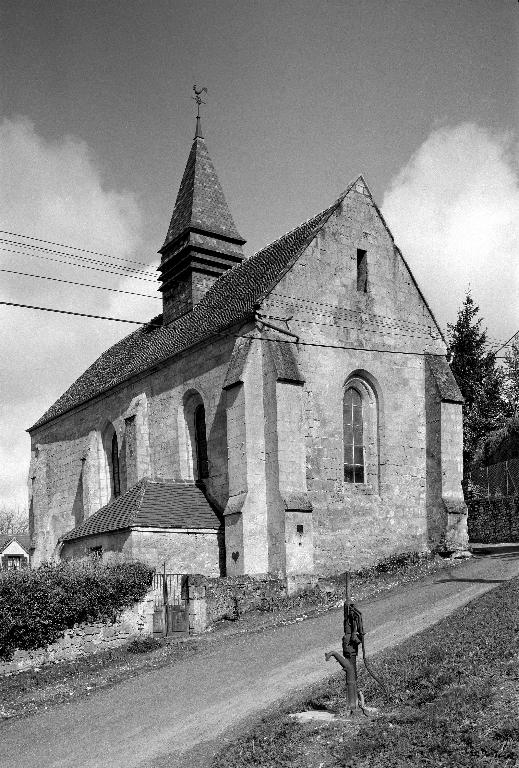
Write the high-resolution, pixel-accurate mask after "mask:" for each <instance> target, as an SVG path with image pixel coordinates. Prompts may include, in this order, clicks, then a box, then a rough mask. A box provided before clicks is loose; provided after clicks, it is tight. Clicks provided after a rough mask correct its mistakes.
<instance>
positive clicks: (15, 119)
mask: <svg viewBox="0 0 519 768" xmlns="http://www.w3.org/2000/svg"><path fill="white" fill-rule="evenodd" d="M194 83H196V84H197V85H198V86H199V87H201V86H205V87H207V89H208V94H207V97H205V101H206V102H207V104H206V105H203V106H202V125H203V129H204V135H205V138H206V142H207V146H208V148H209V152H210V154H211V157H212V159H213V161H214V164H215V166H216V170H217V172H218V175H219V178H220V181H221V183H222V186H223V189H224V193H225V195H226V198H227V201H228V203H229V207H230V209H231V211H232V213H233V215H234V219H235V221H236V224H237V227H238V230H239V231H240V233H241V234H242V235H243V237H244V238H246V239H247V245H246V246H245V250H246V253H247V254H248V255H250V254H252V253H254V252H255V251H257V250H259V249H260V248H261V247H263V246H264V245H266V244H267V243H268V242H270V241H271V240H273V239H275V238H277V237H279V236H280V235H281V234H283V233H284V232H286V231H288V230H290V229H291V228H293V227H294V226H297V224H299V223H300V222H301V221H304V220H305V219H307V218H309V217H310V216H312V215H314V214H315V213H316V212H318V211H319V210H322V209H323V208H325V207H327V206H328V205H330V204H331V202H332V201H333V200H334V199H336V198H337V196H338V195H339V194H340V193H341V191H342V190H343V189H345V188H346V186H347V185H348V183H349V182H350V181H351V180H352V179H353V178H355V177H356V176H357V175H358V174H359V173H362V174H363V175H364V176H365V178H366V180H367V182H368V185H369V187H370V189H371V191H372V193H373V195H374V197H375V200H376V201H377V202H378V204H379V205H380V207H381V209H382V212H383V214H384V216H385V218H386V220H387V222H388V224H389V226H390V228H391V230H392V232H393V234H394V236H395V240H396V242H397V244H398V245H399V246H400V247H401V249H402V250H403V253H404V255H405V257H406V259H407V261H408V263H409V265H410V267H411V269H412V271H413V273H414V275H415V277H416V279H417V280H418V283H419V285H420V286H421V288H422V290H423V292H424V294H425V296H426V298H427V300H428V302H429V304H430V306H431V308H432V309H433V312H434V313H435V315H436V317H437V319H438V321H439V323H440V325H441V326H442V327H443V328H444V329H445V327H446V324H447V323H449V322H450V323H452V322H454V321H455V318H456V312H457V309H458V308H459V306H460V305H461V303H462V301H463V298H464V296H465V294H466V292H467V289H468V288H469V287H470V289H471V292H472V295H473V298H474V300H475V301H476V303H477V304H478V305H479V306H480V309H481V314H482V316H483V318H484V321H485V324H486V325H487V326H488V331H489V337H490V338H491V339H492V340H503V341H504V340H506V339H507V338H508V337H509V336H511V335H512V333H513V332H514V331H515V330H517V329H518V328H519V299H518V297H519V143H518V140H519V3H517V2H515V0H455V2H452V0H427V1H425V0H362V1H360V0H359V1H358V0H341V1H339V0H321V1H320V2H315V0H309V1H306V0H286V1H284V0H277V1H276V2H271V0H261V2H260V1H259V0H256V1H255V2H252V1H251V0H240V1H239V2H231V1H230V0H198V1H197V0H189V2H184V1H183V0H178V1H173V0H169V2H168V1H167V0H148V2H143V1H142V0H141V1H139V2H137V0H124V2H119V1H117V0H103V2H98V0H89V2H88V3H85V2H84V0H81V2H76V0H66V1H63V0H53V2H52V3H41V2H36V1H35V0H33V1H31V0H16V2H15V1H14V0H0V229H1V230H3V232H1V233H0V268H1V269H4V270H6V269H9V270H11V272H0V300H3V301H11V302H17V303H25V304H36V305H40V306H48V307H54V308H59V309H66V310H72V311H77V312H85V313H90V314H97V315H108V316H115V317H120V318H126V319H133V320H140V321H144V320H147V319H149V318H150V317H152V316H153V315H155V314H157V313H158V312H159V311H160V307H161V305H160V301H158V300H157V293H156V288H155V284H154V283H153V282H150V278H149V274H151V280H153V272H152V273H147V274H145V273H143V272H140V271H137V270H142V269H145V266H144V265H156V264H157V263H158V257H157V250H158V249H159V248H160V246H161V245H162V242H163V239H164V236H165V233H166V230H167V227H168V223H169V218H170V215H171V211H172V208H173V205H174V201H175V197H176V193H177V190H178V186H179V183H180V179H181V176H182V172H183V169H184V166H185V162H186V160H187V155H188V153H189V149H190V145H191V142H192V138H193V133H194V115H195V108H194V102H193V101H192V95H193V92H192V86H193V84H194ZM6 232H14V233H20V234H23V235H25V236H30V237H36V238H43V239H45V240H49V241H52V242H54V243H65V244H71V245H73V246H76V247H80V248H84V249H86V250H90V251H96V252H98V253H101V254H107V255H108V256H110V257H113V258H112V259H108V258H107V257H106V256H98V255H97V256H96V255H94V254H86V253H85V252H82V253H83V256H86V257H87V258H91V259H95V260H96V261H97V262H101V263H100V264H99V263H97V264H95V263H94V262H88V264H89V265H90V266H96V270H87V269H83V268H78V267H72V266H70V265H66V264H62V263H58V262H56V261H50V260H49V259H52V258H54V259H55V258H60V261H63V259H62V258H61V257H59V255H56V254H55V253H53V252H52V251H53V250H56V248H55V246H52V245H45V244H42V243H41V242H40V241H37V240H33V241H29V240H27V239H24V245H23V246H14V245H13V244H12V242H11V243H9V242H6V241H8V240H11V241H12V240H18V242H20V238H16V237H14V236H13V235H7V234H5V233H6ZM31 244H32V245H33V246H38V245H40V246H42V245H43V246H44V247H46V248H48V249H49V250H48V251H43V250H38V249H37V248H32V249H31V248H29V247H28V245H31ZM13 251H15V253H13ZM31 254H32V255H31ZM36 254H37V255H36ZM42 256H45V257H46V259H42V258H41V257H42ZM38 257H39V258H38ZM121 260H129V261H126V262H124V263H125V264H126V267H127V269H126V270H121V269H119V270H116V269H115V268H114V269H112V272H115V271H118V272H119V274H117V275H114V274H109V273H107V272H104V271H97V270H99V269H100V270H102V269H108V266H107V264H108V263H113V264H122V263H123V262H122V261H121ZM103 262H104V263H103ZM135 262H138V263H135ZM85 263H86V262H85ZM132 268H133V269H135V271H131V270H132ZM12 271H16V272H25V273H28V274H40V275H47V276H53V277H57V278H60V279H66V280H71V281H80V282H84V283H88V284H90V285H94V284H95V285H102V286H105V287H115V288H117V289H119V290H122V291H130V292H131V293H116V292H111V291H108V290H98V289H93V288H84V287H78V286H72V285H69V284H65V283H58V282H54V281H51V280H42V279H36V278H30V277H25V276H21V275H19V274H17V275H15V274H12ZM125 271H126V276H123V275H122V273H123V272H125ZM135 293H144V294H148V296H149V297H142V296H135V295H133V294H135ZM134 327H136V326H132V325H127V324H123V323H115V322H108V321H102V320H93V319H87V318H74V317H70V316H66V315H59V314H48V313H43V312H37V311H33V310H27V309H21V308H14V307H2V306H0V355H1V357H2V360H3V363H4V364H3V366H2V369H1V371H0V409H1V410H0V424H1V430H0V508H1V506H2V505H12V504H16V505H21V506H23V505H24V504H25V499H26V487H25V484H26V476H27V469H28V459H29V450H30V441H29V438H28V435H27V434H26V433H25V430H26V428H27V427H29V426H31V425H32V424H33V423H34V422H35V421H36V420H37V419H38V418H39V416H41V415H42V413H43V412H44V411H45V410H46V409H47V408H48V407H49V406H50V405H51V404H52V402H54V400H56V399H57V397H58V396H59V395H60V394H61V393H62V392H63V391H64V390H65V389H66V388H67V387H68V386H69V385H70V384H71V383H72V381H73V380H74V379H75V378H76V377H77V376H78V375H79V374H80V373H81V372H82V371H83V370H84V369H85V368H86V367H87V366H88V365H89V364H90V363H91V362H93V360H94V359H95V358H96V357H97V356H98V355H99V354H100V353H101V352H102V351H103V350H104V349H106V348H107V347H108V346H109V345H110V344H112V343H113V342H115V341H116V340H117V339H119V338H121V337H122V336H123V335H125V334H126V333H129V332H130V331H131V330H132V329H133V328H134Z"/></svg>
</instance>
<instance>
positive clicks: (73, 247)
mask: <svg viewBox="0 0 519 768" xmlns="http://www.w3.org/2000/svg"><path fill="white" fill-rule="evenodd" d="M0 233H1V234H3V235H11V236H12V237H20V238H24V239H25V240H34V241H37V242H39V243H47V245H57V246H58V247H59V248H68V249H69V250H72V251H80V252H82V253H91V254H92V255H93V256H104V257H105V258H107V259H119V260H120V261H121V259H120V258H119V256H110V254H108V253H101V252H100V251H91V250H89V249H88V248H79V247H78V246H76V245H67V244H66V243H55V242H54V241H52V240H44V239H43V238H42V237H33V236H31V235H21V234H20V233H19V232H9V231H8V230H6V229H0ZM22 245H23V243H22ZM124 261H126V262H128V264H138V265H140V266H142V267H147V268H148V269H150V270H151V269H153V267H151V266H150V265H149V264H146V262H144V261H133V260H132V259H124Z"/></svg>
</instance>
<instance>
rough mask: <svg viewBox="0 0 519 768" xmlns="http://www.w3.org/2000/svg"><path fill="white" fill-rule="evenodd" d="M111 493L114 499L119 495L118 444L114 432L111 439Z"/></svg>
mask: <svg viewBox="0 0 519 768" xmlns="http://www.w3.org/2000/svg"><path fill="white" fill-rule="evenodd" d="M112 491H113V495H114V496H115V497H117V496H120V495H121V471H120V468H119V443H118V442H117V435H116V434H115V432H114V435H113V437H112Z"/></svg>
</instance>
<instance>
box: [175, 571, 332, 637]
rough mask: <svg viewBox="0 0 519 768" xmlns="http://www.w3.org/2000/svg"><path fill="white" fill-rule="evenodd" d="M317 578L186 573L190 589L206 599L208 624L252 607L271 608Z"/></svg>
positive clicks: (199, 597)
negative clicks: (192, 574)
mask: <svg viewBox="0 0 519 768" xmlns="http://www.w3.org/2000/svg"><path fill="white" fill-rule="evenodd" d="M316 582H317V579H316V578H315V577H313V576H303V575H301V576H299V577H298V578H297V579H288V580H287V579H286V578H279V577H277V576H272V575H270V574H265V575H256V576H226V577H220V578H210V577H207V576H202V575H198V574H197V575H195V576H189V587H190V590H191V589H193V590H196V594H197V599H198V601H199V602H200V603H201V602H202V601H204V600H205V614H206V615H205V621H206V625H207V626H209V625H211V624H213V623H214V622H215V621H218V620H220V619H225V618H227V619H236V618H238V617H239V616H241V615H242V614H244V613H249V612H250V611H254V610H263V611H268V610H274V609H276V608H277V607H278V606H279V604H280V601H282V600H283V599H286V598H288V597H289V596H290V595H292V594H293V593H294V592H295V591H299V590H302V589H305V588H308V587H309V586H314V585H315V583H316ZM193 596H194V592H193ZM191 599H192V598H191ZM199 626H201V623H199ZM198 631H199V630H198Z"/></svg>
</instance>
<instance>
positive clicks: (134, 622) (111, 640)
mask: <svg viewBox="0 0 519 768" xmlns="http://www.w3.org/2000/svg"><path fill="white" fill-rule="evenodd" d="M152 634H153V595H152V594H148V595H147V596H146V598H145V599H144V600H143V601H142V602H140V603H137V604H136V605H134V606H133V608H128V609H126V610H125V611H123V612H122V613H121V614H120V616H119V617H118V618H117V619H116V620H115V621H113V622H106V623H105V622H95V623H92V624H78V625H76V626H75V627H73V629H67V630H66V631H65V633H64V636H63V637H62V638H60V639H59V640H57V641H56V642H55V643H52V645H49V646H47V648H38V649H35V650H32V651H20V650H18V651H15V653H14V656H13V658H12V659H11V661H4V662H0V676H2V675H7V674H12V673H13V672H21V671H23V670H24V669H31V668H32V669H33V668H35V667H40V666H41V665H42V664H46V663H48V662H52V661H70V660H72V659H75V658H77V657H78V656H86V655H90V654H92V653H98V652H99V651H106V650H108V649H109V648H117V647H118V646H120V645H123V644H124V643H126V642H127V641H128V640H131V639H132V638H133V637H139V636H142V635H152Z"/></svg>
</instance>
